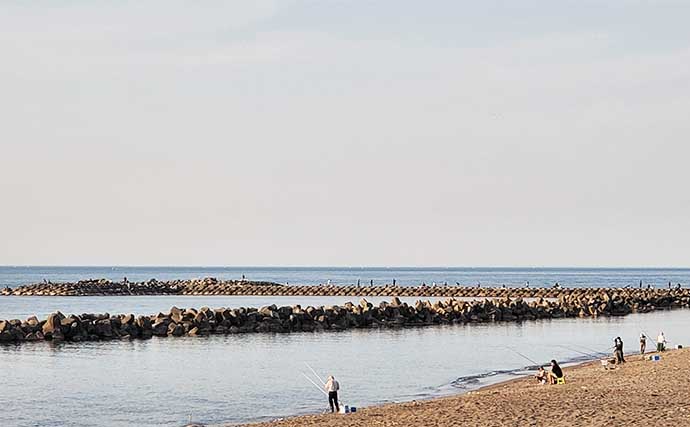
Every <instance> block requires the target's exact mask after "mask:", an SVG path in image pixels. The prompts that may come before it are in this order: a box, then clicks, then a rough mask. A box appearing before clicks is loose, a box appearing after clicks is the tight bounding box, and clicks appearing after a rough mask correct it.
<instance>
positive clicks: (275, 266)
mask: <svg viewBox="0 0 690 427" xmlns="http://www.w3.org/2000/svg"><path fill="white" fill-rule="evenodd" d="M0 268H204V269H212V268H218V269H221V268H231V269H235V268H285V269H298V268H324V269H326V268H333V269H390V270H394V269H425V268H426V269H477V270H478V269H535V270H536V269H596V270H635V269H639V270H690V266H689V267H679V266H582V265H580V266H577V265H571V266H565V265H555V266H548V265H541V266H520V265H512V266H511V265H479V266H462V265H456V266H449V265H391V266H385V265H154V264H150V265H148V264H133V265H128V264H110V265H108V264H83V265H79V264H0Z"/></svg>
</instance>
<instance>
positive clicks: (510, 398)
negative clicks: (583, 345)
mask: <svg viewBox="0 0 690 427" xmlns="http://www.w3.org/2000/svg"><path fill="white" fill-rule="evenodd" d="M626 360H627V363H625V364H623V365H622V366H620V367H619V368H617V369H614V370H604V368H603V367H602V366H601V363H600V362H599V361H598V360H597V361H595V362H591V363H587V364H584V365H579V366H575V367H571V368H566V369H564V372H565V376H566V384H565V385H541V384H538V383H537V382H536V380H534V379H532V378H520V379H516V380H512V381H509V382H504V383H500V384H496V385H493V386H489V387H486V388H483V389H480V390H477V391H474V392H469V393H466V394H462V395H458V396H452V397H445V398H439V399H433V400H428V401H419V402H409V403H400V404H389V405H383V406H377V407H371V408H364V409H361V410H358V412H357V413H355V414H347V415H340V414H324V415H308V416H301V417H295V418H290V419H286V420H281V421H274V422H269V423H259V424H251V426H252V427H296V426H333V427H369V426H381V427H388V426H391V427H392V426H395V427H398V426H400V427H403V426H406V427H407V426H417V427H442V426H496V427H505V426H511V427H513V426H514V427H518V426H520V427H521V426H556V427H559V426H633V425H654V426H690V349H682V350H673V351H667V352H664V353H661V360H660V361H658V362H652V361H649V360H643V359H642V358H641V357H640V356H639V355H638V356H628V357H627V358H626ZM348 394H351V392H350V393H348Z"/></svg>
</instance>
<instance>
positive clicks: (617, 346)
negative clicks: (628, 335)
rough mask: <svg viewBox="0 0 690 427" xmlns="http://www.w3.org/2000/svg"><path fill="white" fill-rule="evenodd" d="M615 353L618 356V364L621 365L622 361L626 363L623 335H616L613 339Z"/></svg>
mask: <svg viewBox="0 0 690 427" xmlns="http://www.w3.org/2000/svg"><path fill="white" fill-rule="evenodd" d="M613 348H614V351H613V354H614V356H616V364H617V365H620V364H621V363H625V357H623V340H622V339H621V337H616V339H615V340H613Z"/></svg>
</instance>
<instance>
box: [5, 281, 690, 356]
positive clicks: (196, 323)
mask: <svg viewBox="0 0 690 427" xmlns="http://www.w3.org/2000/svg"><path fill="white" fill-rule="evenodd" d="M689 307H690V292H689V291H688V290H684V289H683V290H680V289H678V290H667V291H654V290H625V289H619V290H610V289H597V290H589V291H587V290H585V292H572V293H570V294H565V293H564V294H562V295H561V296H560V297H559V298H558V299H555V300H554V299H544V298H537V299H535V300H533V301H531V302H527V301H525V300H524V299H522V298H515V299H511V298H500V299H493V300H489V299H483V300H474V301H464V300H458V299H455V298H448V299H446V300H443V301H436V302H433V303H432V302H429V301H417V302H416V303H415V304H411V305H410V304H407V303H404V302H401V301H400V299H399V298H397V297H394V298H392V300H391V302H390V303H387V302H381V303H380V304H379V305H376V306H375V305H373V304H372V303H370V302H368V301H367V300H366V299H362V300H361V301H360V302H359V303H358V304H353V303H345V304H344V305H342V306H324V307H311V306H309V307H305V308H303V307H302V306H300V305H294V306H284V307H277V306H275V305H271V306H265V307H261V308H233V309H229V308H218V309H210V308H208V307H202V308H201V309H199V310H197V309H193V308H187V309H180V308H177V307H173V308H172V309H171V310H170V311H169V312H168V313H158V314H155V315H151V316H135V315H133V314H120V315H117V316H111V315H110V314H108V313H105V314H81V315H69V316H65V315H63V314H62V313H59V312H57V313H53V314H51V315H49V316H48V317H47V318H46V319H43V320H39V319H38V318H36V317H35V316H33V317H30V318H28V319H26V320H25V321H21V320H18V319H14V320H5V321H0V342H5V343H8V342H9V343H12V342H14V343H20V342H27V341H44V340H53V341H74V342H79V341H96V340H111V339H147V338H151V337H153V336H158V337H171V336H172V337H181V336H203V335H210V334H238V333H250V332H270V333H289V332H304V331H306V332H311V331H326V330H330V331H341V330H346V329H351V328H381V327H417V326H427V325H439V324H453V323H455V324H467V323H488V322H515V321H525V320H535V319H558V318H563V317H593V316H622V315H626V314H629V313H633V312H648V311H652V310H657V309H669V308H689Z"/></svg>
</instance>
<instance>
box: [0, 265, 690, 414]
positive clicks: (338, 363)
mask: <svg viewBox="0 0 690 427" xmlns="http://www.w3.org/2000/svg"><path fill="white" fill-rule="evenodd" d="M242 275H245V277H246V278H247V279H250V280H268V281H275V282H278V283H292V284H319V283H327V282H328V281H329V280H330V283H333V284H348V283H356V281H357V280H360V281H361V282H362V283H368V282H369V281H371V280H373V281H374V283H375V284H384V283H391V282H392V280H393V279H396V283H399V284H401V285H405V286H412V285H417V284H419V283H427V284H432V283H437V284H443V283H445V282H448V283H449V284H455V283H456V282H457V283H461V284H464V285H473V284H475V285H476V284H477V283H481V285H482V286H500V285H506V286H522V285H523V284H525V283H527V282H530V285H531V286H552V285H553V284H555V283H556V282H558V283H559V284H561V285H562V286H569V287H582V286H604V287H624V286H639V283H640V281H642V283H643V284H644V285H645V286H646V285H651V286H654V287H657V288H662V287H666V286H668V283H669V282H671V283H672V284H673V285H676V284H677V283H680V284H681V285H682V286H684V287H685V286H687V285H688V284H689V283H690V269H595V268H592V269H576V268H547V269H545V268H399V267H396V268H341V267H338V268H327V267H314V268H307V267H298V268H283V267H280V268H278V267H270V268H265V267H261V268H259V267H213V268H206V267H203V268H202V267H184V268H182V267H174V268H167V267H9V266H8V267H0V286H10V287H14V286H18V285H22V284H27V283H33V282H40V281H42V280H43V279H46V280H50V281H53V282H61V281H75V280H80V279H87V278H107V279H111V280H121V279H122V278H123V277H125V276H126V277H127V278H128V280H130V281H134V280H137V281H139V280H148V279H150V278H157V279H159V280H167V279H190V278H200V277H216V278H219V279H236V278H239V277H241V276H242ZM352 299H353V298H351V297H260V296H255V297H252V296H237V297H232V296H144V297H142V296H126V297H0V319H12V318H20V319H23V318H26V317H28V316H29V315H32V314H37V315H40V316H45V315H46V314H48V313H50V312H53V311H55V310H60V311H62V312H63V313H65V314H69V313H77V314H79V313H83V312H97V313H102V312H109V313H111V314H116V313H135V314H153V313H157V312H159V311H166V310H169V309H170V307H171V306H173V305H174V306H177V307H197V308H198V307H201V306H204V305H205V306H209V307H239V306H245V307H246V306H254V307H258V306H261V305H268V304H274V303H275V304H277V305H287V304H295V303H300V304H303V305H321V304H342V303H344V302H347V301H349V300H352ZM384 299H385V298H370V301H372V302H375V303H376V302H378V301H380V300H384ZM413 300H414V298H412V299H410V301H413ZM688 321H690V310H685V309H679V310H672V311H666V310H664V311H656V312H653V313H647V314H631V315H628V316H624V317H601V318H597V319H553V320H538V321H525V322H522V323H513V322H511V323H498V324H470V325H444V326H431V327H423V328H409V329H395V330H388V329H381V330H349V331H342V332H321V333H293V334H246V335H228V336H211V337H195V338H191V337H190V338H153V339H151V340H146V341H139V340H135V341H128V340H127V341H109V342H89V343H59V344H54V343H50V342H41V343H24V344H21V345H0V366H2V367H3V374H2V376H1V377H0V378H2V380H1V381H2V387H0V407H2V408H5V409H6V410H4V411H0V425H3V426H18V427H23V426H27V427H28V426H75V427H76V426H79V427H82V426H94V425H98V426H180V427H181V426H184V425H185V424H188V423H190V422H194V423H200V424H205V425H209V426H223V425H225V426H227V425H237V424H242V423H248V422H253V421H264V420H273V419H277V418H282V417H287V416H291V415H299V414H309V413H320V412H323V411H325V410H326V409H327V405H328V403H327V399H326V398H325V396H324V395H323V394H322V391H321V390H320V387H318V386H319V385H320V381H321V379H325V377H327V376H328V375H334V376H335V377H336V379H338V381H339V382H340V384H341V389H342V390H341V401H342V402H343V403H345V404H347V405H349V406H355V407H359V408H362V407H366V406H371V405H377V404H382V403H389V402H403V401H411V400H422V399H429V398H434V397H440V396H446V395H450V394H454V393H462V392H465V391H468V390H472V389H475V388H477V387H480V386H482V385H487V384H491V383H494V382H497V381H502V380H506V379H510V378H515V377H517V376H521V375H528V374H529V373H530V372H531V369H533V368H532V367H533V366H534V365H541V364H546V363H547V362H548V361H549V360H551V359H557V360H558V361H560V362H563V363H565V364H568V363H577V362H579V361H583V360H593V359H598V358H601V357H603V356H604V355H605V354H609V353H610V351H611V347H612V345H613V339H614V338H615V337H616V336H620V337H621V338H622V339H623V341H624V342H625V350H626V351H627V352H634V351H636V348H637V342H638V337H639V335H640V333H645V334H646V335H647V336H649V337H654V336H656V334H658V333H659V332H660V331H663V332H664V333H665V335H666V336H667V338H668V340H669V342H670V344H671V345H673V346H675V345H678V344H682V345H687V344H690V328H687V325H688ZM651 346H652V345H651V343H649V344H648V348H649V347H651Z"/></svg>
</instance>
